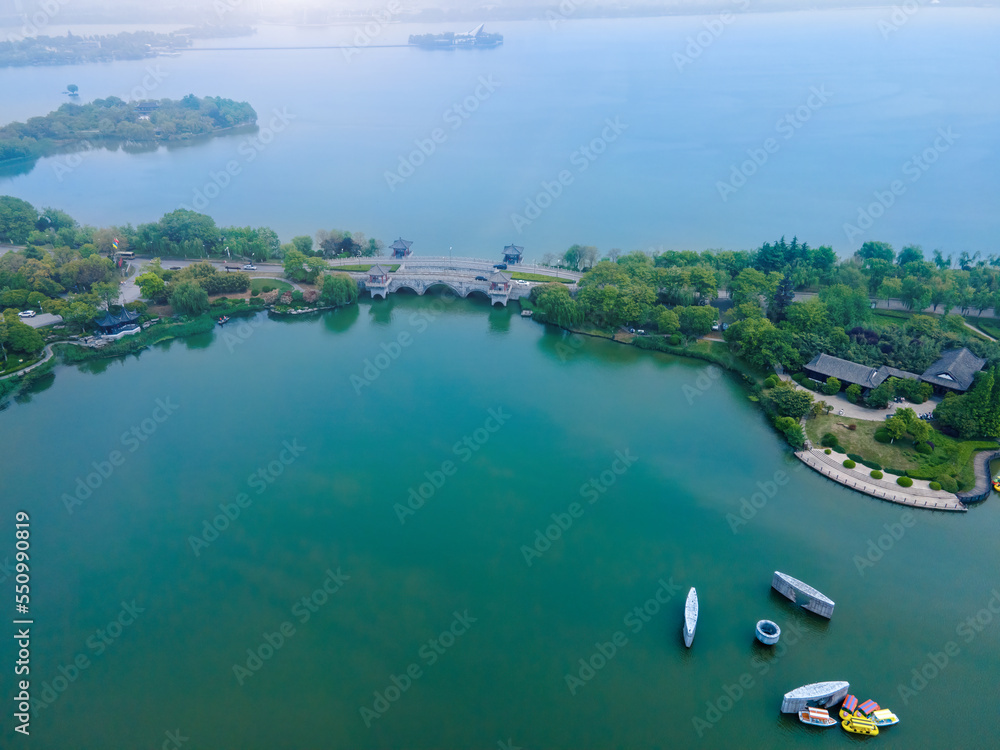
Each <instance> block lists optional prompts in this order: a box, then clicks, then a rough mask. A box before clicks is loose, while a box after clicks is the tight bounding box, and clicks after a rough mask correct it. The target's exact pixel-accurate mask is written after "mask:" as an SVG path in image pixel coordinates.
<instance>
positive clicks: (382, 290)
mask: <svg viewBox="0 0 1000 750" xmlns="http://www.w3.org/2000/svg"><path fill="white" fill-rule="evenodd" d="M365 287H366V288H367V289H368V291H369V292H371V295H372V297H381V298H382V299H385V296H386V294H388V293H389V269H388V268H387V267H386V266H383V265H382V264H381V263H376V264H375V265H374V266H372V267H371V268H369V269H368V283H367V284H366V285H365Z"/></svg>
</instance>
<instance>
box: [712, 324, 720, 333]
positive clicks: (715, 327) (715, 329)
mask: <svg viewBox="0 0 1000 750" xmlns="http://www.w3.org/2000/svg"><path fill="white" fill-rule="evenodd" d="M712 330H713V331H718V330H721V328H720V327H719V324H718V323H716V324H715V325H714V326H712Z"/></svg>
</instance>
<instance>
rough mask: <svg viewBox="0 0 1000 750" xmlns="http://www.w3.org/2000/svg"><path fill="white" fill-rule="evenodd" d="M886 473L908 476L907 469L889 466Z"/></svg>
mask: <svg viewBox="0 0 1000 750" xmlns="http://www.w3.org/2000/svg"><path fill="white" fill-rule="evenodd" d="M885 473H886V474H892V475H893V476H895V477H902V476H906V472H905V471H900V470H899V469H890V468H889V467H888V466H886V467H885Z"/></svg>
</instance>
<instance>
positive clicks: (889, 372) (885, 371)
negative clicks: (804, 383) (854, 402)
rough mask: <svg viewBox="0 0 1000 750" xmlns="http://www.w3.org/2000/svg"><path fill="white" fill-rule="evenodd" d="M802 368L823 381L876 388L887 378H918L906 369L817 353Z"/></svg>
mask: <svg viewBox="0 0 1000 750" xmlns="http://www.w3.org/2000/svg"><path fill="white" fill-rule="evenodd" d="M804 369H805V371H806V374H807V375H809V377H811V378H812V379H813V380H819V381H824V382H825V381H826V379H827V378H836V379H837V380H839V381H840V382H841V383H847V384H849V385H850V384H853V385H859V386H861V387H862V388H868V389H871V388H878V387H879V386H880V385H882V383H884V382H885V381H886V380H888V379H889V378H906V379H907V380H919V379H920V376H919V375H915V374H914V373H912V372H906V370H898V369H896V368H895V367H888V366H886V365H882V366H881V367H878V368H875V367H869V366H868V365H859V364H858V363H857V362H851V361H849V360H846V359H841V358H840V357H831V356H830V355H829V354H817V355H816V356H815V357H813V358H812V361H810V362H809V364H807V365H806V366H805V368H804Z"/></svg>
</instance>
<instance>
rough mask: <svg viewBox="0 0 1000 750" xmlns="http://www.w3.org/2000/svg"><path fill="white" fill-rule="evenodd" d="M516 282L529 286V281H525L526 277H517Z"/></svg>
mask: <svg viewBox="0 0 1000 750" xmlns="http://www.w3.org/2000/svg"><path fill="white" fill-rule="evenodd" d="M515 282H516V283H518V284H520V285H521V286H528V282H527V281H525V280H524V279H515Z"/></svg>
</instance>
